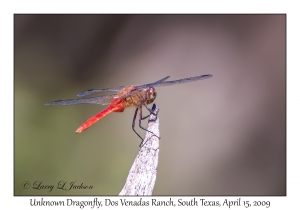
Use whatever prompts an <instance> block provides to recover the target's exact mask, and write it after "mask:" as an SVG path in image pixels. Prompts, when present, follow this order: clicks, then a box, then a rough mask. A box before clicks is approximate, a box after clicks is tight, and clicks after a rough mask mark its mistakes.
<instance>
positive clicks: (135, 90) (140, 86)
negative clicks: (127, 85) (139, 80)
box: [120, 76, 170, 98]
mask: <svg viewBox="0 0 300 210" xmlns="http://www.w3.org/2000/svg"><path fill="white" fill-rule="evenodd" d="M169 77H170V76H167V77H164V78H162V79H160V80H157V81H156V82H152V83H148V84H145V85H138V86H136V87H135V89H134V90H132V91H131V92H130V93H127V94H126V95H123V96H122V97H120V98H127V97H129V96H132V95H134V94H136V93H138V92H141V91H142V90H143V89H145V88H147V87H150V86H153V85H155V84H158V83H161V82H163V81H165V80H167V79H168V78H169Z"/></svg>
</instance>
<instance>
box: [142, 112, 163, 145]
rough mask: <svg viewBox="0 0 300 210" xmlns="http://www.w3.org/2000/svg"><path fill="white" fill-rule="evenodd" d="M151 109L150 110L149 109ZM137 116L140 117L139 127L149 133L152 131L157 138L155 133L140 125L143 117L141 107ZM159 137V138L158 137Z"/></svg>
mask: <svg viewBox="0 0 300 210" xmlns="http://www.w3.org/2000/svg"><path fill="white" fill-rule="evenodd" d="M151 111H152V110H151ZM139 116H140V118H139V126H140V128H141V129H143V130H144V131H147V132H149V133H152V134H153V135H154V136H156V137H157V138H159V137H158V136H157V135H155V133H153V132H152V131H149V130H147V129H146V128H144V127H143V126H142V119H143V117H142V108H140V113H139ZM159 139H160V138H159Z"/></svg>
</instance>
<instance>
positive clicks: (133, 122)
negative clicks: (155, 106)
mask: <svg viewBox="0 0 300 210" xmlns="http://www.w3.org/2000/svg"><path fill="white" fill-rule="evenodd" d="M138 110H139V108H136V110H135V112H134V116H133V121H132V130H133V131H134V132H135V134H136V135H138V137H140V139H142V142H143V138H142V137H141V136H140V135H139V134H138V133H137V132H136V131H135V130H134V126H135V119H136V114H137V111H138Z"/></svg>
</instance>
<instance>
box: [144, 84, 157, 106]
mask: <svg viewBox="0 0 300 210" xmlns="http://www.w3.org/2000/svg"><path fill="white" fill-rule="evenodd" d="M156 94H157V93H156V90H155V89H154V87H149V88H148V89H147V90H146V103H147V104H151V103H152V102H153V101H154V100H155V98H156Z"/></svg>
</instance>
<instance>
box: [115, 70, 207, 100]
mask: <svg viewBox="0 0 300 210" xmlns="http://www.w3.org/2000/svg"><path fill="white" fill-rule="evenodd" d="M212 76H213V75H211V74H205V75H201V76H196V77H189V78H185V79H179V80H173V81H164V80H162V81H160V82H158V81H157V82H154V83H149V84H146V85H141V86H137V87H136V89H135V90H133V91H131V92H130V93H128V94H126V95H124V96H122V97H120V98H126V97H128V96H131V95H134V94H136V93H138V92H141V91H142V90H143V89H145V88H148V87H159V86H168V85H176V84H182V83H186V82H193V81H197V80H202V79H208V78H211V77H212ZM167 78H169V77H167Z"/></svg>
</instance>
